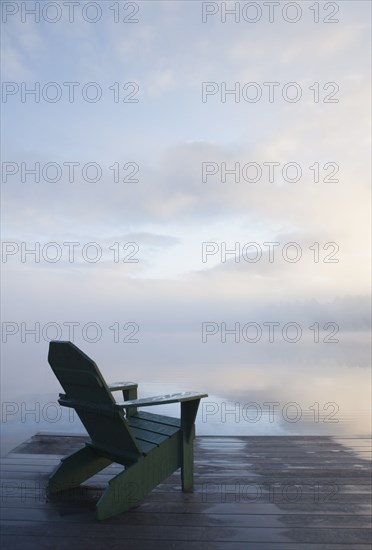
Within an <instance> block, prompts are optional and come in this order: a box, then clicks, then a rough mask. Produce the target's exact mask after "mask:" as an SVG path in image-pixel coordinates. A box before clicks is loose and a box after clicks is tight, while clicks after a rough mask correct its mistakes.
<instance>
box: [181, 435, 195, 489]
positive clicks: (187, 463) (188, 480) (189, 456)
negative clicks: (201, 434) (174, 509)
mask: <svg viewBox="0 0 372 550" xmlns="http://www.w3.org/2000/svg"><path fill="white" fill-rule="evenodd" d="M181 482H182V491H184V492H192V491H193V488H194V437H193V434H192V435H191V437H190V439H189V440H188V441H187V439H186V437H185V435H184V437H183V441H182V467H181Z"/></svg>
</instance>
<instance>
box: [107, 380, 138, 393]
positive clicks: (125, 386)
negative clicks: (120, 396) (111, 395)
mask: <svg viewBox="0 0 372 550" xmlns="http://www.w3.org/2000/svg"><path fill="white" fill-rule="evenodd" d="M136 388H138V384H136V383H135V382H113V383H112V384H109V390H110V391H123V390H133V389H136Z"/></svg>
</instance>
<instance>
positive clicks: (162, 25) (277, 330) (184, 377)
mask: <svg viewBox="0 0 372 550" xmlns="http://www.w3.org/2000/svg"><path fill="white" fill-rule="evenodd" d="M72 4H73V3H71V2H40V3H38V2H30V1H29V2H22V3H21V2H3V3H2V44H1V47H2V74H3V81H2V100H1V101H2V103H1V111H2V137H3V139H2V182H1V186H2V205H1V206H2V241H3V242H2V266H1V267H2V306H1V308H2V309H1V314H2V315H1V316H2V343H3V346H2V370H1V374H2V392H3V396H2V399H3V401H4V402H5V404H6V405H5V407H8V409H6V414H5V417H4V414H3V421H4V422H5V423H8V424H9V422H10V420H13V421H17V422H18V423H20V422H21V423H22V418H21V415H20V410H21V403H35V402H40V403H41V402H44V403H45V402H49V401H48V400H50V398H51V399H53V396H56V395H57V393H58V391H59V386H58V382H57V381H56V380H55V379H54V378H53V374H52V372H51V369H50V368H49V366H48V364H47V351H48V341H49V340H50V339H53V338H58V339H63V340H71V341H74V343H75V344H76V345H78V346H79V347H81V349H83V351H84V352H85V353H87V354H88V355H90V356H91V357H92V358H93V359H94V360H95V361H96V362H97V364H98V365H99V366H100V368H101V370H102V371H103V373H104V375H105V376H106V378H108V379H111V380H112V379H119V380H120V379H135V381H138V382H139V383H140V384H142V395H151V394H153V392H154V391H156V394H161V393H163V392H164V391H177V390H179V389H180V390H188V389H190V390H200V391H203V392H207V393H209V398H208V400H209V401H208V403H215V404H216V403H217V405H216V407H217V409H215V410H217V411H218V412H217V413H215V414H214V413H213V414H209V419H208V420H207V421H205V422H203V419H202V420H201V419H200V418H201V413H203V412H205V411H204V410H203V411H201V413H200V414H199V424H200V430H201V431H202V432H203V433H210V432H213V433H222V432H223V433H230V432H231V433H235V432H236V430H238V431H239V430H240V431H243V433H245V432H246V431H247V429H248V428H249V430H251V429H252V430H253V429H254V430H256V432H257V433H261V432H262V433H286V432H287V431H288V430H289V429H296V430H298V431H300V432H301V430H304V431H306V430H307V432H310V433H313V432H314V433H317V431H319V430H320V431H321V430H324V429H329V430H330V432H332V430H336V429H337V430H339V431H340V432H343V433H346V432H347V433H368V432H369V431H370V421H369V415H368V411H369V409H370V391H369V389H370V383H371V379H370V307H369V304H370V293H371V286H370V250H371V243H370V233H371V231H370V229H371V227H370V224H371V219H370V165H371V164H370V147H371V142H370V137H371V133H370V77H371V71H370V62H371V59H370V42H371V27H370V15H371V14H370V10H371V8H370V3H369V2H366V1H353V2H351V1H340V2H328V3H327V2H315V3H314V2H307V1H301V2H280V3H278V5H277V4H276V3H273V2H240V3H235V2H227V3H223V2H200V1H178V0H177V1H174V2H173V1H164V2H163V1H157V0H155V1H151V2H150V1H139V2H111V1H108V2H105V1H101V2H76V3H75V4H76V5H74V6H72ZM229 10H230V12H229ZM234 10H235V11H234ZM32 90H35V91H34V93H32ZM66 243H67V244H66ZM32 250H34V251H35V252H34V253H32V252H30V251H32ZM27 251H28V252H27ZM270 327H271V328H270ZM310 327H312V328H310ZM228 331H230V332H228ZM231 331H234V332H231ZM140 391H141V387H140ZM50 396H51V397H50ZM55 398H56V397H55ZM55 398H54V399H55ZM43 400H44V401H43ZM46 400H47V401H46ZM265 400H266V401H277V402H279V403H280V406H279V409H280V410H282V409H283V406H284V405H285V404H286V403H289V402H290V403H293V402H296V403H300V405H301V408H302V409H303V411H307V412H306V414H307V415H309V414H310V415H311V414H313V413H312V412H311V411H312V410H313V409H311V408H310V407H311V406H312V404H314V403H319V406H320V408H321V409H323V411H327V409H326V405H327V403H333V404H337V407H338V408H339V412H338V413H337V414H338V417H337V418H338V420H339V421H338V423H337V426H335V424H331V425H329V426H328V425H327V426H324V425H320V424H321V423H320V424H319V423H315V422H312V423H311V422H309V423H308V424H306V426H305V425H304V424H301V425H300V423H296V425H295V428H294V427H293V424H292V423H291V422H288V421H285V420H283V415H282V418H281V419H279V421H278V423H273V424H272V425H271V424H270V423H267V422H263V421H260V422H258V423H256V424H254V425H253V424H252V423H249V426H248V427H247V423H245V424H243V425H242V424H241V422H235V421H234V422H235V424H234V422H233V424H234V425H233V426H232V425H231V422H230V423H229V427H226V424H225V422H224V421H223V419H221V417H220V416H219V413H220V412H221V410H222V409H221V406H222V405H221V404H222V403H229V404H231V403H239V407H240V406H243V405H244V404H245V403H249V402H252V401H254V402H257V403H260V404H261V407H262V408H264V407H263V405H262V404H263V403H264V402H266V401H265ZM9 403H13V404H16V405H14V407H13V409H11V406H9V405H7V404H9ZM332 406H333V405H332ZM9 407H10V408H9ZM211 407H212V405H211ZM11 410H13V411H16V412H13V413H9V411H11ZM211 410H212V409H209V412H210V411H211ZM309 411H310V412H309ZM8 413H9V414H8ZM304 415H305V413H304ZM29 416H30V418H31V415H29ZM207 416H208V415H207ZM279 416H280V415H279ZM305 416H306V415H305ZM232 417H233V415H230V417H229V418H232ZM229 430H230V431H229Z"/></svg>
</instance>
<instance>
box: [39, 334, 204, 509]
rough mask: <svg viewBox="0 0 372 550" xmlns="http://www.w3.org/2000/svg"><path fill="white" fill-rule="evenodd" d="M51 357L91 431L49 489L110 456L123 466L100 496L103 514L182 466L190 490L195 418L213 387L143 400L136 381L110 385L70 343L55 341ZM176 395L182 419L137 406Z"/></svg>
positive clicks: (80, 477)
mask: <svg viewBox="0 0 372 550" xmlns="http://www.w3.org/2000/svg"><path fill="white" fill-rule="evenodd" d="M48 361H49V364H50V365H51V367H52V369H53V371H54V374H55V375H56V377H57V378H58V380H59V382H60V383H61V385H62V387H63V389H64V391H65V394H60V398H59V400H58V402H59V403H60V404H61V405H63V406H65V407H72V408H74V409H75V410H76V412H77V414H78V415H79V418H80V420H81V421H82V423H83V424H84V426H85V428H86V430H87V432H88V433H89V435H90V437H91V442H89V443H87V444H86V446H85V447H83V448H82V449H80V450H79V451H77V452H76V453H74V454H72V455H70V456H68V457H66V458H64V459H62V461H61V464H60V465H59V466H58V467H57V469H56V470H55V472H54V473H53V474H52V476H51V477H50V479H49V491H50V492H52V493H54V492H57V491H60V490H63V489H68V488H72V487H76V486H78V485H80V483H82V482H83V481H85V480H87V479H88V478H90V477H91V476H93V475H94V474H95V473H97V472H99V471H100V470H102V469H103V468H105V467H106V466H108V465H109V464H111V463H112V462H117V463H119V464H122V465H123V466H125V469H124V471H122V472H121V473H120V474H118V475H117V476H116V477H114V478H113V479H111V480H110V482H109V485H108V487H107V488H106V490H105V492H104V493H103V495H102V496H101V498H100V499H99V501H98V502H97V506H96V508H97V516H98V518H99V519H104V518H107V517H110V516H112V515H114V514H117V513H119V512H124V511H125V510H128V508H130V507H132V506H134V505H136V504H138V503H139V502H140V501H141V499H142V498H143V497H144V496H145V495H146V494H147V493H148V492H150V491H151V490H152V489H154V487H156V486H157V485H158V484H159V483H161V482H162V481H163V480H164V479H165V478H167V477H168V476H170V475H171V474H172V473H173V472H174V471H175V470H177V469H178V468H181V478H182V489H183V491H189V490H192V488H193V469H194V466H193V439H194V437H195V418H196V413H197V410H198V406H199V402H200V399H201V398H202V397H207V394H201V393H195V392H183V393H175V394H172V395H163V396H159V397H152V398H149V399H137V384H134V383H132V382H120V383H117V384H112V385H110V386H108V385H107V384H106V382H105V380H104V379H103V377H102V375H101V373H100V371H99V369H98V367H97V365H96V364H95V363H94V362H93V361H92V360H91V359H90V358H89V357H88V356H87V355H85V354H84V353H83V352H82V351H80V350H79V348H77V347H76V346H75V345H74V344H72V343H71V342H50V347H49V355H48ZM119 390H121V391H122V392H123V396H124V402H123V403H120V404H119V403H116V402H115V399H114V398H113V395H112V392H114V391H119ZM176 402H179V403H181V419H180V420H179V419H177V418H171V417H169V416H163V415H158V414H152V413H148V412H139V411H138V408H139V407H143V406H146V407H147V406H150V405H161V404H165V403H176ZM124 411H125V413H126V414H124Z"/></svg>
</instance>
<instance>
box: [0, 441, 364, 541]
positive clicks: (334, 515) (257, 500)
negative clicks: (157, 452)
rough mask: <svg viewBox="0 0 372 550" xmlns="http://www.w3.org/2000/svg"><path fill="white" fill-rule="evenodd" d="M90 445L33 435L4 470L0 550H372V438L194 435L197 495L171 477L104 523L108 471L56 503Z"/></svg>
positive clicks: (4, 461) (8, 459)
mask: <svg viewBox="0 0 372 550" xmlns="http://www.w3.org/2000/svg"><path fill="white" fill-rule="evenodd" d="M85 440H86V438H85V437H83V436H61V435H56V434H37V435H35V436H33V437H32V438H31V439H30V440H28V441H26V442H25V443H23V444H22V445H20V446H19V447H17V448H16V449H14V450H13V451H12V452H11V453H9V454H8V455H7V456H6V457H5V458H3V459H2V461H1V462H2V464H1V539H2V540H1V543H2V546H1V548H2V549H3V550H5V549H11V550H28V549H30V550H31V549H35V550H36V549H37V550H42V549H53V550H66V549H67V550H85V549H90V550H96V549H106V548H110V550H116V549H120V550H122V549H123V548H125V549H128V550H138V549H141V550H142V549H143V550H145V549H152V550H154V549H158V548H159V549H164V550H168V549H177V550H212V549H213V550H220V549H221V550H222V549H223V550H230V549H231V550H284V549H285V550H287V549H288V550H289V549H290V550H315V549H320V550H336V549H337V550H339V549H342V550H353V549H355V550H370V549H371V439H369V438H338V437H337V438H336V437H316V436H313V437H312V436H306V437H298V436H292V437H275V436H273V437H197V438H196V441H195V491H194V493H182V491H181V483H180V474H179V472H176V473H175V474H173V475H172V476H171V477H169V478H168V479H167V480H166V481H165V482H164V483H162V484H161V485H159V486H158V487H157V488H156V489H155V490H154V491H153V492H152V493H150V494H149V495H148V496H147V497H146V498H145V499H144V500H143V502H142V504H141V505H140V506H139V507H137V508H135V509H133V510H131V511H129V512H126V513H124V514H120V515H118V516H115V517H113V518H110V519H108V520H105V521H102V522H98V521H97V519H96V517H95V502H96V500H97V498H98V496H99V495H100V494H101V492H102V490H103V488H104V487H105V486H106V484H107V481H108V479H110V477H111V476H112V475H113V474H115V473H117V472H118V471H119V470H120V468H121V467H120V466H119V465H112V466H110V467H108V468H107V469H106V470H104V471H103V472H101V473H100V474H98V475H96V476H95V477H93V478H91V479H90V480H89V482H87V483H85V484H84V485H83V486H82V487H80V488H79V489H74V490H71V491H66V492H65V493H64V494H59V495H55V496H53V497H49V496H48V495H47V492H46V486H47V480H48V476H49V475H50V473H51V471H52V470H53V468H54V467H55V466H56V465H57V464H58V462H59V459H60V458H61V457H62V456H64V455H66V454H69V453H71V452H72V451H73V450H75V449H78V448H79V447H81V445H82V442H83V441H85Z"/></svg>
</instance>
